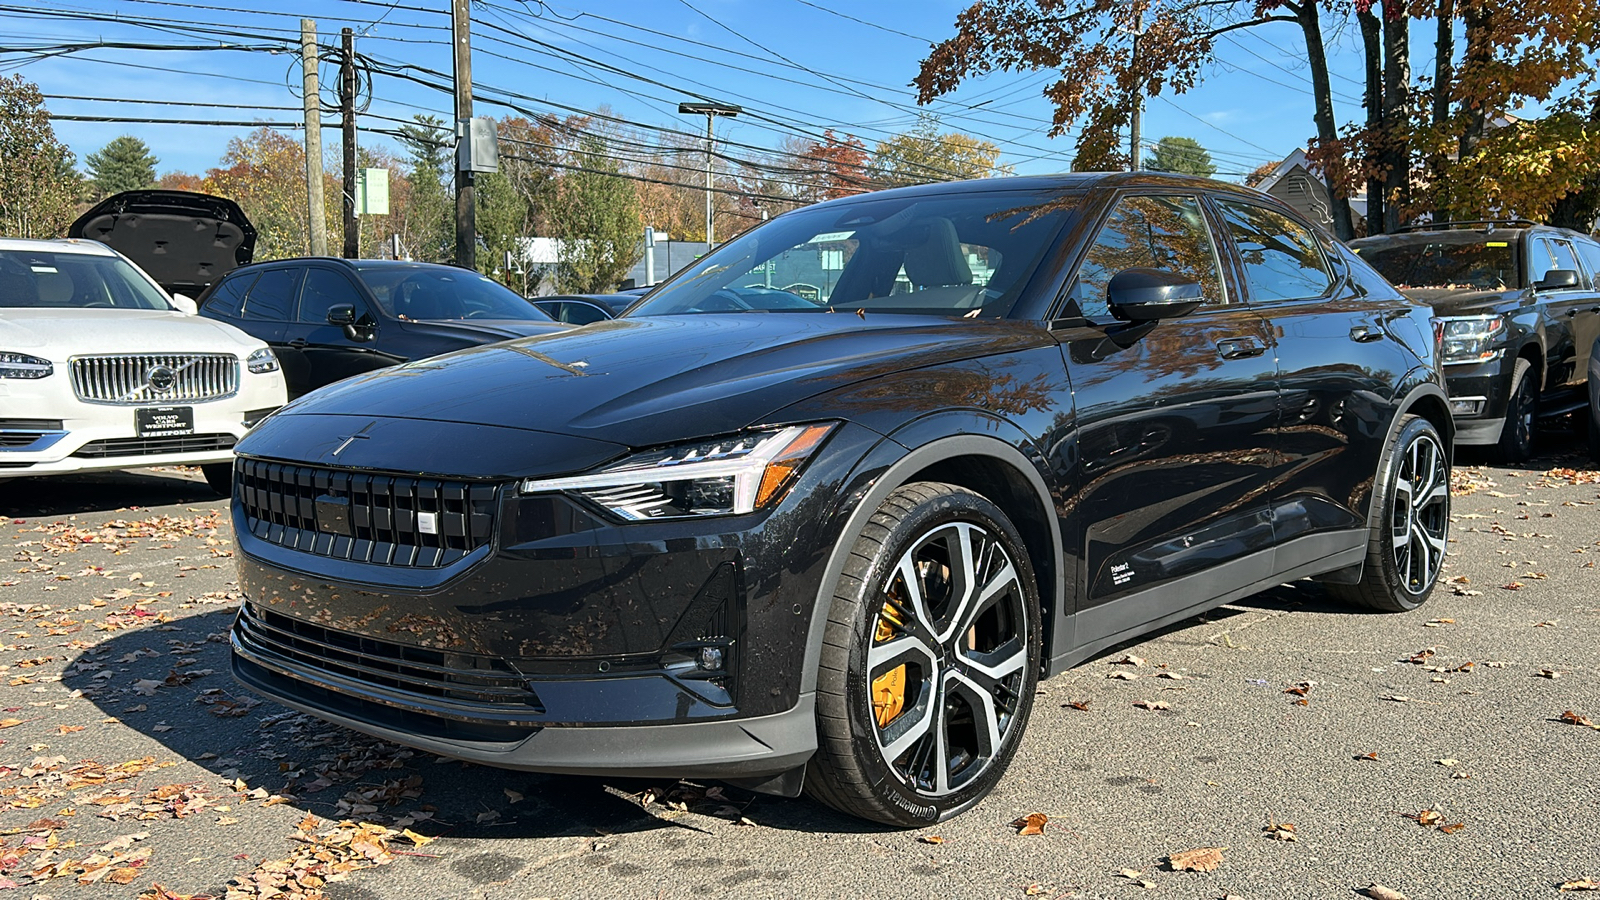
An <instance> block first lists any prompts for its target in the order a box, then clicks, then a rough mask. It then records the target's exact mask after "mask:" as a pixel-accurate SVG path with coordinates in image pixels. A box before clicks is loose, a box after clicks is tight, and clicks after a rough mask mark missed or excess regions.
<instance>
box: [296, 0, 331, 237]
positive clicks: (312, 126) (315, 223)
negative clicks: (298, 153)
mask: <svg viewBox="0 0 1600 900" xmlns="http://www.w3.org/2000/svg"><path fill="white" fill-rule="evenodd" d="M300 67H301V72H302V75H303V77H304V87H305V90H304V91H303V92H302V93H303V94H304V96H305V105H306V216H307V218H306V221H307V223H308V224H309V225H310V226H311V255H312V256H327V255H328V220H327V217H326V214H325V213H324V211H323V202H324V201H323V197H322V94H321V93H320V91H321V88H319V87H318V86H317V23H316V20H315V19H301V20H300Z"/></svg>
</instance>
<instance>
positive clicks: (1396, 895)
mask: <svg viewBox="0 0 1600 900" xmlns="http://www.w3.org/2000/svg"><path fill="white" fill-rule="evenodd" d="M1360 893H1361V894H1362V895H1363V896H1367V897H1371V898H1372V900H1406V895H1405V894H1402V893H1400V892H1399V891H1397V890H1395V889H1394V888H1387V887H1384V886H1383V885H1381V884H1376V883H1374V884H1369V885H1367V886H1366V887H1364V888H1362V889H1361V891H1360Z"/></svg>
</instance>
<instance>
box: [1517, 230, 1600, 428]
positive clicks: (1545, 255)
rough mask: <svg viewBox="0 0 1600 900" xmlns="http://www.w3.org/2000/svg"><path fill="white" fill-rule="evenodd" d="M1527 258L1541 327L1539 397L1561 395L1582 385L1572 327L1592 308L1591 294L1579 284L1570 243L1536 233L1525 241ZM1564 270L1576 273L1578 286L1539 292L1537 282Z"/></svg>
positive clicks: (1580, 273)
mask: <svg viewBox="0 0 1600 900" xmlns="http://www.w3.org/2000/svg"><path fill="white" fill-rule="evenodd" d="M1528 252H1529V254H1530V256H1531V259H1530V262H1529V266H1528V278H1529V284H1530V285H1533V290H1534V292H1535V295H1536V296H1537V298H1538V301H1539V321H1540V324H1541V325H1543V327H1544V337H1545V378H1544V390H1543V392H1542V393H1543V394H1544V395H1546V396H1547V397H1548V396H1550V395H1551V394H1556V395H1560V394H1561V393H1563V392H1565V391H1567V390H1570V389H1572V388H1575V387H1577V386H1579V385H1582V384H1583V383H1584V379H1585V369H1584V368H1583V365H1582V364H1586V363H1587V362H1588V357H1587V351H1583V354H1584V355H1583V358H1582V359H1580V358H1579V352H1580V351H1579V350H1578V347H1577V342H1576V341H1575V340H1574V334H1573V328H1574V326H1575V325H1577V324H1578V323H1577V321H1576V320H1577V319H1578V318H1579V317H1580V316H1584V315H1585V314H1587V313H1588V311H1589V308H1590V307H1591V306H1593V305H1594V295H1593V294H1592V293H1591V292H1590V291H1589V288H1588V285H1586V284H1585V283H1584V282H1583V270H1582V269H1581V268H1579V265H1578V257H1577V253H1576V252H1575V251H1574V250H1573V246H1572V242H1571V241H1569V240H1566V239H1564V238H1559V237H1556V236H1554V235H1549V234H1540V235H1538V236H1536V237H1533V238H1532V239H1530V240H1529V241H1528ZM1557 270H1567V271H1572V272H1577V273H1578V283H1577V284H1575V285H1571V286H1567V287H1556V288H1548V289H1541V288H1539V287H1538V286H1537V285H1538V283H1539V281H1541V280H1542V279H1544V278H1545V277H1547V276H1548V275H1549V274H1550V273H1551V272H1554V271H1557Z"/></svg>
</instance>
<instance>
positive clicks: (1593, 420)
mask: <svg viewBox="0 0 1600 900" xmlns="http://www.w3.org/2000/svg"><path fill="white" fill-rule="evenodd" d="M1590 371H1591V372H1592V371H1594V370H1593V369H1590ZM1588 432H1589V458H1590V459H1592V460H1594V461H1595V462H1600V383H1597V382H1596V381H1595V378H1594V376H1593V375H1591V376H1589V428H1588Z"/></svg>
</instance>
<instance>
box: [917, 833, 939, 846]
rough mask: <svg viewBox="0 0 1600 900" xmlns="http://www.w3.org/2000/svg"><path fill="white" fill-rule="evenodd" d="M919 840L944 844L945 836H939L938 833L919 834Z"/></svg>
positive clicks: (926, 842) (925, 842)
mask: <svg viewBox="0 0 1600 900" xmlns="http://www.w3.org/2000/svg"><path fill="white" fill-rule="evenodd" d="M917 840H919V841H921V842H922V843H924V844H942V843H944V838H942V837H939V836H938V835H937V834H924V835H921V836H919V837H918V838H917Z"/></svg>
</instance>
